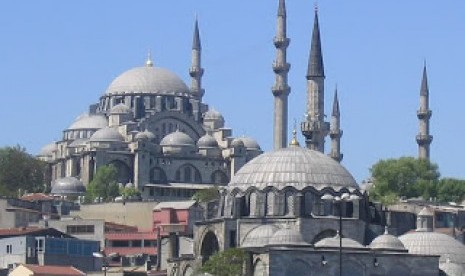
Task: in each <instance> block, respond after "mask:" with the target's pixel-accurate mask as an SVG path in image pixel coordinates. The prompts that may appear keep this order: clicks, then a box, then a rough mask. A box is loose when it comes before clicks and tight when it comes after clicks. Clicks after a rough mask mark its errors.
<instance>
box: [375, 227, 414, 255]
mask: <svg viewBox="0 0 465 276" xmlns="http://www.w3.org/2000/svg"><path fill="white" fill-rule="evenodd" d="M370 248H371V249H373V250H388V251H407V249H406V248H405V246H404V244H403V243H402V242H401V241H400V240H399V239H398V238H397V237H395V236H393V235H390V234H388V232H387V228H386V231H385V232H384V234H383V235H380V236H378V237H376V238H375V239H374V240H373V241H372V242H371V243H370Z"/></svg>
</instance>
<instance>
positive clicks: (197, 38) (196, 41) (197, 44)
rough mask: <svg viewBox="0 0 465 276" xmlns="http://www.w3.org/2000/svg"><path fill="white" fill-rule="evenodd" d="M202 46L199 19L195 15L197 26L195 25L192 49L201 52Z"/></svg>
mask: <svg viewBox="0 0 465 276" xmlns="http://www.w3.org/2000/svg"><path fill="white" fill-rule="evenodd" d="M201 48H202V45H201V44H200V33H199V20H198V19H197V14H196V15H195V24H194V38H193V39H192V49H194V50H201Z"/></svg>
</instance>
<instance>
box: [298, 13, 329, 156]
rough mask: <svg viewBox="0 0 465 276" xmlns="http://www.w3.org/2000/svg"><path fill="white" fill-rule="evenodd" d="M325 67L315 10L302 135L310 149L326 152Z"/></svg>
mask: <svg viewBox="0 0 465 276" xmlns="http://www.w3.org/2000/svg"><path fill="white" fill-rule="evenodd" d="M324 80H325V73H324V66H323V55H322V54H321V39H320V26H319V24H318V10H317V8H315V21H314V25H313V34H312V45H311V49H310V57H309V60H308V71H307V113H306V120H305V121H304V122H302V124H301V129H302V134H303V136H305V145H306V146H307V148H309V149H313V150H317V151H320V152H324V148H325V137H326V135H328V132H329V123H328V122H325V121H324V117H325V114H324V106H325V104H324V97H325V93H324V91H325V88H324Z"/></svg>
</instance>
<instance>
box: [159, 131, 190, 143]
mask: <svg viewBox="0 0 465 276" xmlns="http://www.w3.org/2000/svg"><path fill="white" fill-rule="evenodd" d="M160 145H161V146H195V142H194V140H192V138H191V137H190V136H189V135H187V134H185V133H184V132H181V131H179V130H176V131H175V132H172V133H170V134H168V135H166V136H165V137H163V139H161V142H160Z"/></svg>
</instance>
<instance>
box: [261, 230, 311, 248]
mask: <svg viewBox="0 0 465 276" xmlns="http://www.w3.org/2000/svg"><path fill="white" fill-rule="evenodd" d="M269 245H275V246H292V245H309V244H308V243H306V242H305V241H304V239H303V238H302V235H301V234H300V232H299V231H297V230H294V229H290V228H283V229H280V230H278V231H276V232H275V233H274V234H273V236H272V237H271V239H270V241H269Z"/></svg>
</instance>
